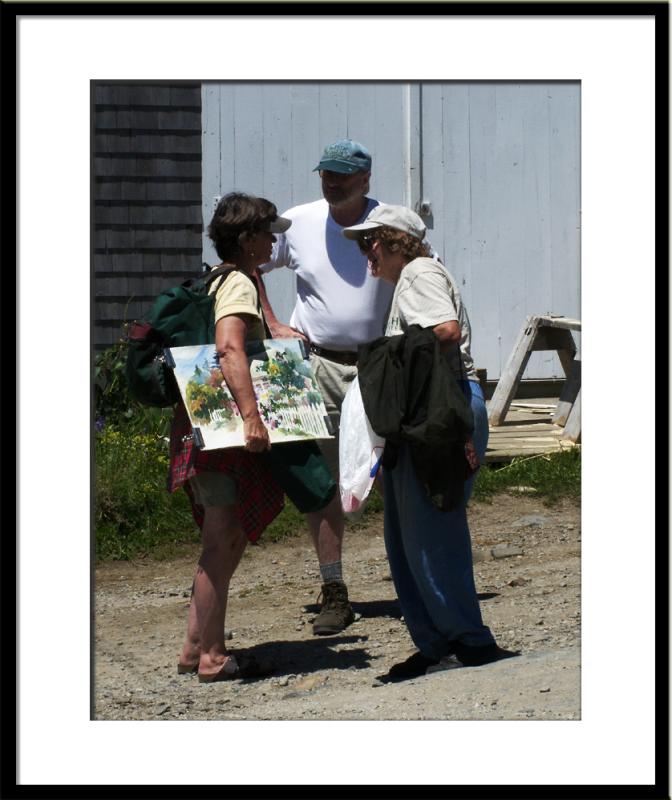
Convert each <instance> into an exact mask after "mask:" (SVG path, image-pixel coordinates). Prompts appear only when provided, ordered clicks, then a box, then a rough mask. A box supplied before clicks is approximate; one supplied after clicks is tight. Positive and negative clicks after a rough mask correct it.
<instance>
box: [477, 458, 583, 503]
mask: <svg viewBox="0 0 672 800" xmlns="http://www.w3.org/2000/svg"><path fill="white" fill-rule="evenodd" d="M519 486H524V487H530V488H532V489H536V493H535V497H540V498H541V499H542V500H543V502H544V503H545V504H546V505H553V504H554V503H557V502H558V500H560V499H561V498H562V497H570V498H579V497H580V496H581V451H580V449H579V448H578V447H576V448H572V449H571V450H563V451H562V452H560V453H550V454H547V455H537V456H527V457H524V458H514V459H513V460H512V461H510V462H509V463H508V464H506V465H504V466H501V465H495V464H493V465H486V466H483V467H481V469H480V470H479V471H478V474H477V476H476V481H475V483H474V491H473V494H472V498H473V499H474V500H481V501H485V502H489V501H490V500H491V499H492V497H493V496H494V495H496V494H497V493H498V492H506V491H510V490H512V489H516V488H517V487H519Z"/></svg>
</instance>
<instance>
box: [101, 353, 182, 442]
mask: <svg viewBox="0 0 672 800" xmlns="http://www.w3.org/2000/svg"><path fill="white" fill-rule="evenodd" d="M127 349H128V344H127V342H126V340H125V339H124V338H121V339H120V340H119V341H118V342H117V344H114V345H112V346H111V347H108V348H107V349H105V350H103V351H102V352H100V353H98V355H97V356H96V358H95V361H94V375H93V383H94V392H95V416H96V429H97V430H99V431H100V430H102V429H103V428H105V427H111V428H113V429H114V430H125V431H128V432H130V433H139V434H140V433H149V434H153V435H155V436H166V435H167V433H168V430H169V428H170V419H171V416H172V410H171V409H170V408H152V407H151V406H145V405H142V403H139V402H138V401H137V400H136V399H135V398H134V397H133V396H132V395H131V393H130V392H129V390H128V382H127V381H126V353H127Z"/></svg>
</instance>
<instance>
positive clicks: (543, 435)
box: [485, 398, 579, 464]
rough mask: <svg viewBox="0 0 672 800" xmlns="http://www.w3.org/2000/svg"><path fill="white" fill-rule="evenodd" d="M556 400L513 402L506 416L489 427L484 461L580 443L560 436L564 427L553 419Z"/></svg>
mask: <svg viewBox="0 0 672 800" xmlns="http://www.w3.org/2000/svg"><path fill="white" fill-rule="evenodd" d="M556 407H557V401H554V400H550V399H548V398H543V399H540V400H529V401H526V402H513V403H511V406H510V408H509V411H508V413H507V416H506V419H505V420H504V422H503V423H502V424H501V425H498V426H497V427H492V426H491V427H490V438H489V440H488V449H487V451H486V454H485V463H486V464H488V463H497V462H501V461H510V460H511V459H512V458H517V457H521V456H522V457H525V456H532V455H542V454H547V453H558V452H560V451H561V450H567V449H570V448H572V447H578V446H579V445H575V444H572V443H571V442H569V441H567V440H563V439H562V434H563V430H564V429H563V428H562V427H561V426H560V425H555V424H554V423H553V415H554V413H555V410H556Z"/></svg>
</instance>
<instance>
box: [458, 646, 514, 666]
mask: <svg viewBox="0 0 672 800" xmlns="http://www.w3.org/2000/svg"><path fill="white" fill-rule="evenodd" d="M453 649H454V651H455V656H456V657H457V659H458V661H460V662H461V663H462V664H463V665H464V666H465V667H481V666H483V664H492V662H493V661H501V660H502V659H503V658H514V657H515V656H519V655H520V650H505V649H504V648H503V647H500V646H499V645H498V644H496V643H493V644H486V645H485V646H484V647H470V646H469V645H467V644H460V643H459V642H454V643H453Z"/></svg>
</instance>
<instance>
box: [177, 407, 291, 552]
mask: <svg viewBox="0 0 672 800" xmlns="http://www.w3.org/2000/svg"><path fill="white" fill-rule="evenodd" d="M199 472H224V473H226V474H227V475H230V476H231V477H232V478H233V479H234V480H235V481H236V483H237V485H238V504H237V506H236V512H237V514H238V519H239V520H240V524H241V527H242V528H243V531H244V532H245V534H246V536H247V538H248V539H249V540H250V541H251V542H255V541H256V540H257V539H258V538H259V537H260V536H261V534H262V532H263V531H264V529H265V528H266V527H267V526H268V525H270V523H271V522H273V520H274V519H275V518H276V517H277V516H278V514H279V513H280V512H281V511H282V508H283V505H284V494H283V492H282V489H281V488H280V486H279V485H278V484H277V482H276V480H275V479H274V478H273V476H272V475H271V473H270V472H269V470H268V469H267V467H266V466H265V465H264V464H263V463H262V462H261V460H260V459H259V458H257V457H256V456H255V454H254V453H248V452H247V450H244V449H243V448H242V447H231V448H226V449H221V450H199V449H198V448H197V447H195V446H194V440H193V438H192V430H191V423H190V422H189V417H188V416H187V413H186V411H185V410H184V406H183V405H181V404H180V405H178V406H176V408H175V413H174V416H173V422H172V425H171V428H170V473H169V475H168V491H169V492H174V491H176V490H177V489H179V488H180V486H183V487H184V490H185V491H186V493H187V495H188V496H189V500H190V501H191V509H192V512H193V515H194V519H195V520H196V524H197V525H198V526H199V528H200V527H202V525H203V517H204V509H203V506H201V505H199V504H198V503H196V500H195V497H194V493H193V491H192V489H191V486H190V485H189V478H193V476H194V475H198V473H199Z"/></svg>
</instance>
